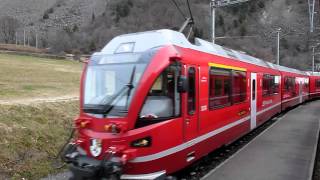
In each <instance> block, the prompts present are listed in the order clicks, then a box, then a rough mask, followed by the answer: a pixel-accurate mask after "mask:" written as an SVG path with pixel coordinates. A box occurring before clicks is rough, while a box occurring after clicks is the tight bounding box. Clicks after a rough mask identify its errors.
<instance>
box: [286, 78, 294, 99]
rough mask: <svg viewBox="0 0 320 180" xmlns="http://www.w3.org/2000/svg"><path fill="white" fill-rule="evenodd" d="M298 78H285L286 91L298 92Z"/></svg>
mask: <svg viewBox="0 0 320 180" xmlns="http://www.w3.org/2000/svg"><path fill="white" fill-rule="evenodd" d="M295 88H296V79H295V78H294V77H285V78H284V90H285V92H288V93H292V94H293V95H294V94H296V90H295Z"/></svg>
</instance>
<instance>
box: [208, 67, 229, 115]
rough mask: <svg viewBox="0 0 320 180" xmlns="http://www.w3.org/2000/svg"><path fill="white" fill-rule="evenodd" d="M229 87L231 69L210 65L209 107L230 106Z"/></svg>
mask: <svg viewBox="0 0 320 180" xmlns="http://www.w3.org/2000/svg"><path fill="white" fill-rule="evenodd" d="M231 87H232V73H231V70H228V69H221V68H213V67H211V69H210V80H209V108H210V109H217V108H221V107H225V106H230V105H231Z"/></svg>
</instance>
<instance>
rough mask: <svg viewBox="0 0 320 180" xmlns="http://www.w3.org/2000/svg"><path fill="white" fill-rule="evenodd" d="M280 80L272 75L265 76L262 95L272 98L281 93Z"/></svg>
mask: <svg viewBox="0 0 320 180" xmlns="http://www.w3.org/2000/svg"><path fill="white" fill-rule="evenodd" d="M279 85H280V78H279V76H274V75H270V74H264V75H263V79H262V95H263V96H271V95H274V94H278V93H279Z"/></svg>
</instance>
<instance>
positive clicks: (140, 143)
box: [131, 136, 152, 147]
mask: <svg viewBox="0 0 320 180" xmlns="http://www.w3.org/2000/svg"><path fill="white" fill-rule="evenodd" d="M151 142H152V139H151V137H150V136H148V137H145V138H141V139H138V140H135V141H133V142H132V143H131V146H132V147H150V146H151Z"/></svg>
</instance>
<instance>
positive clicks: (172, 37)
mask: <svg viewBox="0 0 320 180" xmlns="http://www.w3.org/2000/svg"><path fill="white" fill-rule="evenodd" d="M128 44H131V45H132V46H131V48H127V49H130V52H133V53H134V52H144V51H146V50H148V49H152V48H155V47H160V46H163V45H176V46H179V47H184V48H189V49H194V50H197V51H202V52H206V53H209V54H214V55H218V56H223V57H227V58H231V59H235V60H239V61H242V62H246V63H250V64H254V65H258V66H262V67H268V68H272V69H275V70H280V71H285V72H290V73H297V74H301V75H307V73H306V72H303V71H300V70H297V69H293V68H288V67H285V66H280V65H276V64H272V63H270V62H267V61H264V60H262V59H259V58H255V57H253V56H250V55H248V54H245V53H243V52H240V51H235V50H232V49H229V48H226V47H223V46H220V45H217V44H212V42H208V41H205V40H203V39H200V38H195V44H192V43H190V42H189V41H188V39H187V38H186V37H185V36H184V35H183V34H182V33H180V32H177V31H173V30H168V29H162V30H155V31H146V32H139V33H132V34H125V35H120V36H117V37H115V38H113V39H112V40H111V41H110V42H109V43H108V44H107V45H106V46H105V47H104V48H103V49H102V50H101V52H98V53H96V54H115V53H117V51H118V50H119V48H120V47H121V46H122V45H128ZM120 49H121V48H120Z"/></svg>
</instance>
